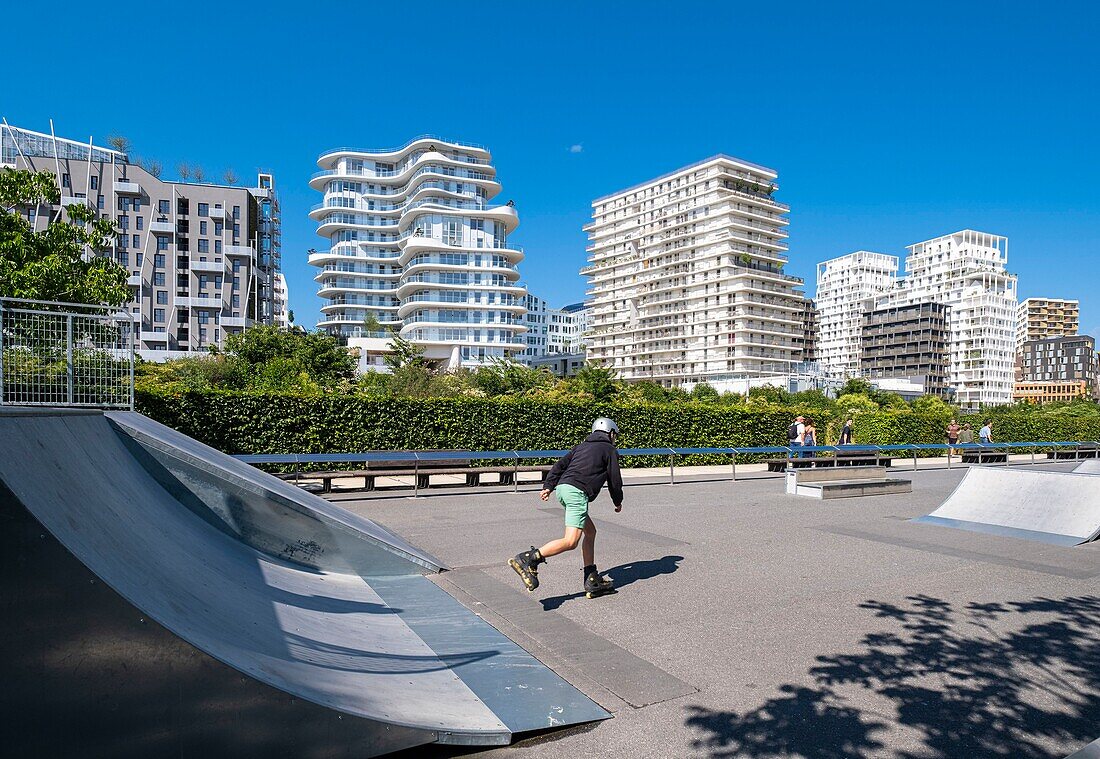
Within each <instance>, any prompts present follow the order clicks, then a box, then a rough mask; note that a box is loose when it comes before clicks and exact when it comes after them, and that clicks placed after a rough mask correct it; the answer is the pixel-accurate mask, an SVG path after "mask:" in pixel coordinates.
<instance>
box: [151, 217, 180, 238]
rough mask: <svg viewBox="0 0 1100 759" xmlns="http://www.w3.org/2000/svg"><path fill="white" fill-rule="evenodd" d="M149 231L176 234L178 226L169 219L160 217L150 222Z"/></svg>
mask: <svg viewBox="0 0 1100 759" xmlns="http://www.w3.org/2000/svg"><path fill="white" fill-rule="evenodd" d="M149 231H150V232H152V233H154V234H162V235H171V234H175V232H176V227H175V225H174V224H172V222H170V221H168V220H167V219H159V220H157V221H151V222H149Z"/></svg>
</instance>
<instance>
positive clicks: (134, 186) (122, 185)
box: [115, 180, 141, 195]
mask: <svg viewBox="0 0 1100 759" xmlns="http://www.w3.org/2000/svg"><path fill="white" fill-rule="evenodd" d="M115 192H117V193H118V194H119V195H141V185H140V184H138V183H137V182H129V181H124V180H123V181H118V182H115Z"/></svg>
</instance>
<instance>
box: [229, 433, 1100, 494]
mask: <svg viewBox="0 0 1100 759" xmlns="http://www.w3.org/2000/svg"><path fill="white" fill-rule="evenodd" d="M1020 448H1027V449H1030V452H1031V462H1030V463H1031V464H1032V465H1034V464H1036V463H1037V462H1036V461H1035V453H1036V451H1037V450H1038V449H1040V448H1074V449H1075V451H1076V453H1075V456H1074V460H1077V459H1079V458H1080V453H1081V451H1082V450H1086V451H1096V454H1095V455H1097V456H1100V441H1097V440H1055V441H1027V442H1011V443H957V444H955V445H947V444H946V443H909V444H900V445H859V444H856V445H815V446H799V447H791V446H782V445H773V446H754V447H749V448H741V447H732V446H731V447H719V448H685V447H671V448H664V447H660V448H620V449H619V455H620V456H668V457H669V483H670V484H675V483H676V457H677V456H692V455H728V456H730V473H731V479H733V480H736V479H737V457H738V456H743V455H753V454H768V453H773V454H774V453H778V454H786V457H787V458H792V457H794V458H799V457H801V456H802V455H803V454H806V453H814V454H816V453H838V452H840V453H874V454H877V455H881V454H897V453H911V454H912V456H913V470H914V471H916V470H917V468H918V464H917V461H918V458H919V457H918V455H917V454H918V453H920V452H921V451H946V452H947V468H948V469H951V467H952V457H953V452H955V451H965V452H978V453H981V452H982V451H990V452H993V453H1002V452H1003V453H1005V454H1006V455H1005V461H1004V466H1009V461H1008V458H1009V457H1008V454H1009V453H1011V451H1012V450H1013V449H1020ZM568 452H569V451H568V450H564V449H563V450H549V451H370V452H364V453H246V454H237V455H235V456H234V458H236V459H238V460H239V461H242V462H244V463H246V464H282V465H286V464H294V466H295V473H296V474H301V466H302V464H355V463H370V462H380V461H408V462H412V463H413V471H414V475H415V474H419V468H418V467H417V464H418V463H419V462H421V461H441V460H443V461H446V460H459V459H461V460H463V461H485V460H490V459H512V460H513V461H514V466H515V467H517V469H518V467H519V462H520V461H523V460H526V459H548V458H557V457H560V456H564V455H565V454H566V453H568ZM654 468H656V467H654ZM305 474H306V475H307V476H308V472H306V473H305ZM517 475H518V472H517ZM415 479H419V477H414V480H415ZM514 482H515V488H516V489H517V490H518V489H519V477H518V476H516V477H515V479H514ZM414 489H415V490H417V491H418V490H419V488H418V487H416V486H415V485H414Z"/></svg>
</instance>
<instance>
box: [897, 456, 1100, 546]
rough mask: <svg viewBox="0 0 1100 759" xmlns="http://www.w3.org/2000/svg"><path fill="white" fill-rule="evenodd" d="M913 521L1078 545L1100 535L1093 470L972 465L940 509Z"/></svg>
mask: <svg viewBox="0 0 1100 759" xmlns="http://www.w3.org/2000/svg"><path fill="white" fill-rule="evenodd" d="M912 521H914V522H920V523H923V524H933V525H940V526H943V527H955V528H958V529H963V530H971V531H974V532H984V533H989V534H994V535H1005V536H1009V537H1016V538H1024V539H1027V540H1038V541H1041V542H1044V543H1053V544H1055V545H1063V546H1075V545H1080V544H1082V543H1088V542H1089V541H1091V540H1095V539H1096V538H1097V536H1100V490H1098V489H1097V487H1096V479H1095V477H1094V476H1092V475H1088V474H1083V473H1080V472H1079V471H1075V472H1036V471H1023V470H1019V469H1004V468H1000V467H971V468H970V469H969V470H967V472H966V474H965V475H964V476H963V479H962V481H960V482H959V484H958V485H957V486H956V488H955V490H954V492H952V493H951V495H949V496H948V497H947V500H945V501H944V502H943V503H942V504H941V505H940V507H939V508H938V509H936V510H935V511H933V512H932V513H931V514H928V515H927V516H923V517H918V518H916V519H914V520H912Z"/></svg>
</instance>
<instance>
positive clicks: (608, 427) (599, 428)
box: [592, 416, 619, 435]
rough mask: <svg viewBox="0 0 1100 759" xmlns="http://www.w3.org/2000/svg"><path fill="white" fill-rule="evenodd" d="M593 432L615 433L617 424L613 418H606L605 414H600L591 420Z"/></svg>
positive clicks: (617, 427) (617, 431)
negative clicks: (594, 419) (597, 417)
mask: <svg viewBox="0 0 1100 759" xmlns="http://www.w3.org/2000/svg"><path fill="white" fill-rule="evenodd" d="M592 431H593V432H607V433H613V434H615V435H618V434H619V425H617V424H615V422H614V420H612V419H608V418H607V417H606V416H601V417H600V418H599V419H597V420H596V421H594V422H592Z"/></svg>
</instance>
